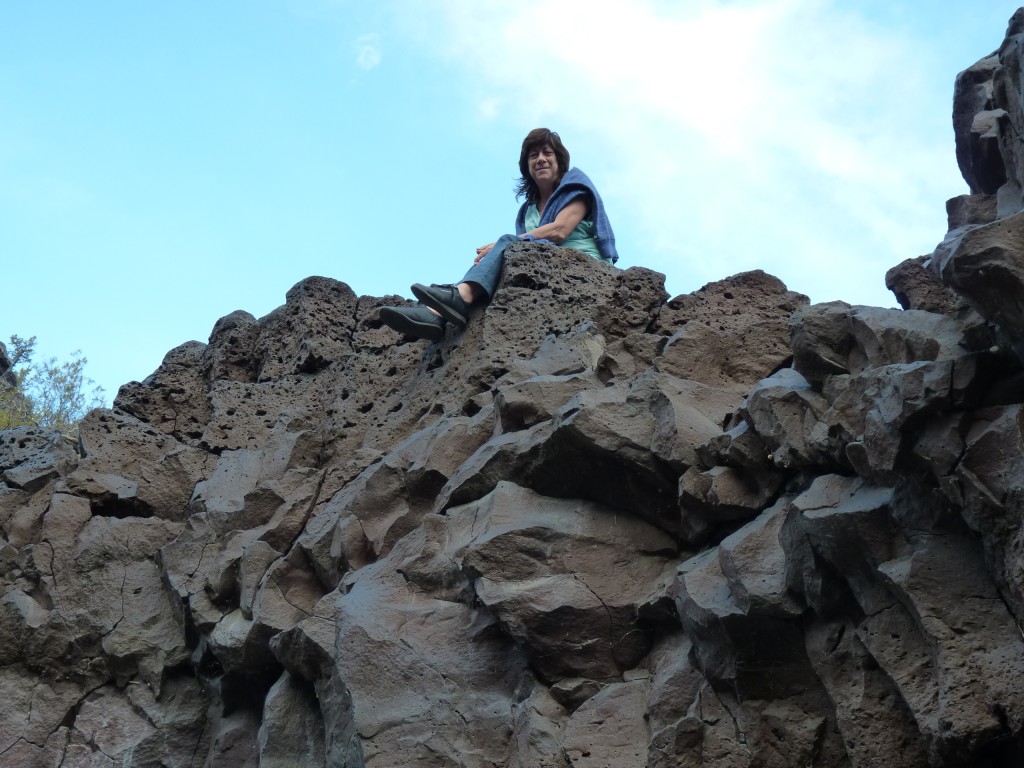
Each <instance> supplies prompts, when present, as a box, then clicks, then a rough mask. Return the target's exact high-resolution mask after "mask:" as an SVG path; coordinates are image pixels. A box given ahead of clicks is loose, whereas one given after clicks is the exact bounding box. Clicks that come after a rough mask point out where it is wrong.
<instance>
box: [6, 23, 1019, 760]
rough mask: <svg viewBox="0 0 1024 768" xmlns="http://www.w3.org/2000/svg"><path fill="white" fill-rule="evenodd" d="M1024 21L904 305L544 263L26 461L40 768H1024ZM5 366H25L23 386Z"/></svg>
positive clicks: (23, 650)
mask: <svg viewBox="0 0 1024 768" xmlns="http://www.w3.org/2000/svg"><path fill="white" fill-rule="evenodd" d="M1022 32H1024V10H1022V11H1018V13H1017V14H1016V15H1015V16H1014V19H1013V20H1012V21H1011V26H1010V30H1009V34H1008V37H1007V38H1006V41H1005V42H1004V43H1003V45H1002V46H1001V47H1000V49H999V51H998V52H997V53H996V54H994V55H993V56H991V57H988V58H986V59H983V60H982V61H981V62H979V63H978V64H976V65H975V66H974V67H971V68H970V69H968V70H966V71H965V72H964V73H963V74H961V76H960V77H959V78H958V80H957V85H956V97H955V114H954V124H955V126H956V130H957V157H958V159H959V161H960V164H961V168H962V170H963V173H964V177H965V178H966V179H967V181H968V183H969V185H970V187H971V194H970V195H966V196H964V197H961V198H957V199H955V200H953V201H951V202H950V204H949V214H950V231H949V233H948V235H947V237H946V239H945V240H944V241H943V242H942V243H941V244H940V245H939V247H938V248H937V249H936V252H935V253H934V254H932V255H931V256H930V257H928V258H925V259H914V260H909V261H907V262H905V263H904V264H902V265H900V266H899V267H896V268H894V269H893V270H892V271H890V273H889V275H887V281H888V284H889V285H890V287H891V288H892V290H893V291H894V293H895V294H896V296H897V297H898V299H899V300H900V302H901V305H902V306H903V309H902V310H893V309H878V308H872V307H861V306H850V305H847V304H845V303H842V302H832V303H828V304H818V305H814V306H809V305H808V302H807V300H806V298H805V297H803V296H801V295H798V294H795V293H792V292H790V291H788V290H787V289H786V287H785V286H784V285H783V284H782V283H781V282H780V281H778V280H777V279H775V278H773V277H771V276H769V275H766V274H764V273H761V272H751V273H745V274H741V275H737V276H734V277H732V278H729V279H726V280H722V281H720V282H716V283H712V284H709V285H707V286H704V287H703V288H701V289H700V290H698V291H696V292H694V293H692V294H689V295H685V296H679V297H676V298H674V299H671V300H668V296H667V295H666V294H665V291H664V288H663V278H662V276H661V275H659V274H657V273H655V272H652V271H650V270H646V269H643V268H631V269H627V270H625V271H620V270H617V269H615V268H613V267H609V266H606V265H604V264H601V263H599V262H597V261H594V260H592V259H590V258H588V257H586V256H583V255H582V254H579V253H577V252H575V251H570V250H563V249H558V248H554V247H551V246H547V245H540V244H530V243H524V244H521V245H518V246H515V247H513V248H512V249H511V251H510V252H509V257H508V265H507V269H506V272H505V275H504V278H503V283H502V286H501V288H500V290H499V291H498V292H497V294H496V296H495V298H494V301H493V303H492V304H491V306H490V307H489V308H487V310H486V311H477V312H476V313H475V316H474V318H473V320H472V322H471V323H470V325H469V326H468V327H467V329H466V330H465V331H464V332H459V333H454V332H451V331H450V332H449V336H448V337H446V338H445V339H444V340H443V341H442V342H440V343H437V344H428V343H427V342H423V341H415V340H410V339H407V338H403V337H401V336H399V335H398V334H396V333H395V332H394V331H391V330H390V329H388V328H386V327H384V326H382V325H381V323H380V322H379V319H378V318H377V308H378V307H379V306H381V305H383V304H386V303H395V302H400V301H402V299H399V298H398V297H386V298H384V299H376V298H368V297H357V296H356V295H354V293H353V292H352V291H351V290H350V289H349V288H348V286H346V285H345V284H343V283H340V282H336V281H334V280H330V279H326V278H320V277H314V278H309V279H307V280H304V281H302V282H301V283H299V284H298V285H296V286H295V287H294V288H292V290H291V291H289V292H288V295H287V301H286V303H285V305H284V306H282V307H280V308H279V309H277V310H275V311H274V312H272V313H271V314H269V315H267V316H266V317H263V318H260V319H256V318H254V317H253V316H251V315H249V314H247V313H245V312H234V313H232V314H230V315H227V316H226V317H224V318H222V319H221V320H220V321H218V323H217V324H216V326H215V327H214V329H213V332H212V334H211V336H210V339H209V343H207V344H200V343H197V342H193V343H189V344H185V345H182V346H180V347H178V348H176V349H174V350H171V351H170V352H169V353H168V354H167V356H166V357H165V359H164V361H163V363H162V364H161V365H160V367H159V368H158V369H157V371H156V372H155V373H153V375H152V376H150V377H149V378H147V379H146V380H145V381H144V382H141V383H139V382H133V383H131V384H128V385H126V386H124V387H122V388H121V390H120V392H119V393H118V396H117V398H116V400H115V403H114V408H113V409H110V410H98V411H93V412H92V413H91V414H89V415H88V416H87V417H86V419H85V420H84V422H83V424H82V426H81V438H80V446H79V450H77V451H76V450H74V448H73V447H70V446H68V445H67V443H66V442H65V441H63V440H61V439H59V437H56V436H54V435H51V434H47V433H45V432H41V431H38V430H33V429H27V428H26V429H16V430H8V431H6V432H0V478H2V483H0V532H2V539H0V587H2V589H0V593H2V597H0V694H2V697H3V701H4V706H3V707H2V708H0V766H3V768H33V767H34V766H58V765H59V766H66V767H69V768H70V767H71V766H96V767H99V766H115V765H117V766H132V767H141V766H167V767H175V768H177V767H179V766H180V767H184V766H217V768H224V767H227V768H230V767H231V766H257V765H259V766H263V767H264V768H270V767H272V766H325V765H327V766H346V767H349V768H355V767H356V766H367V767H368V768H385V767H390V766H394V767H396V768H397V767H398V766H424V768H429V767H431V766H437V767H440V766H466V767H467V768H468V767H473V768H477V767H483V766H513V767H516V768H543V767H551V768H554V767H556V766H557V767H558V768H600V767H604V766H614V767H615V768H633V767H634V766H635V767H636V768H643V767H647V768H668V767H669V766H683V765H686V766H706V767H708V768H711V767H713V766H714V767H721V768H726V767H728V768H736V767H737V766H751V767H753V766H779V767H783V766H811V765H813V766H823V767H828V768H832V767H833V766H835V767H839V766H864V767H867V766H882V765H884V766H891V767H893V768H911V767H912V766H915V767H916V766H967V765H971V766H1019V765H1021V764H1022V762H1024V685H1022V684H1021V680H1022V679H1024V637H1022V632H1021V624H1020V622H1021V619H1022V618H1024V453H1022V445H1024V434H1022V430H1024V413H1022V402H1024V395H1022V392H1024V386H1022V385H1024V365H1022V362H1021V360H1022V358H1021V350H1022V349H1024V347H1022V346H1021V345H1022V343H1024V310H1022V309H1021V306H1022V305H1021V301H1020V296H1022V295H1024V285H1022V284H1021V283H1022V280H1024V268H1022V267H1021V265H1022V264H1024V197H1022V191H1021V190H1022V188H1024V156H1022V153H1021V151H1020V149H1019V144H1018V142H1017V138H1016V137H1017V136H1018V135H1020V134H1021V132H1022V131H1024V111H1022V105H1021V103H1020V93H1021V92H1022V80H1021V76H1020V75H1021V62H1022V57H1024V49H1022V41H1024V35H1022ZM0 374H2V371H0Z"/></svg>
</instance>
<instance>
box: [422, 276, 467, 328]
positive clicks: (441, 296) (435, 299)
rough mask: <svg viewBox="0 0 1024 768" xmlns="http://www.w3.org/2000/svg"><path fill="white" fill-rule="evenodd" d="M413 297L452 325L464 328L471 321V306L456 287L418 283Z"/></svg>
mask: <svg viewBox="0 0 1024 768" xmlns="http://www.w3.org/2000/svg"><path fill="white" fill-rule="evenodd" d="M412 295H413V296H415V297H416V298H417V299H419V300H420V301H421V302H422V303H423V304H425V305H426V306H428V307H430V308H431V309H432V310H434V311H435V312H437V313H438V314H439V315H440V316H441V317H443V318H444V319H445V320H447V321H448V322H449V323H451V324H452V325H455V326H458V327H459V328H464V327H465V326H466V322H467V321H468V320H469V310H470V304H469V302H467V301H466V300H465V299H464V298H463V297H462V295H461V294H460V292H459V289H458V287H457V286H454V285H437V284H435V285H430V286H427V285H423V284H422V283H416V284H415V285H413V287H412Z"/></svg>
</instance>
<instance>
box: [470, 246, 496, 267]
mask: <svg viewBox="0 0 1024 768" xmlns="http://www.w3.org/2000/svg"><path fill="white" fill-rule="evenodd" d="M493 247H494V243H488V244H487V245H481V246H480V247H479V248H477V249H476V258H475V259H473V263H474V264H479V263H480V259H482V258H483V257H484V256H486V255H487V254H488V253H490V252H491V248H493Z"/></svg>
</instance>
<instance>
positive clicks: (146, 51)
mask: <svg viewBox="0 0 1024 768" xmlns="http://www.w3.org/2000/svg"><path fill="white" fill-rule="evenodd" d="M1016 7H1017V3H1004V2H999V1H992V0H990V1H989V2H985V3H966V2H962V0H959V1H957V2H930V3H923V2H913V3H901V2H876V1H875V0H863V1H862V2H857V3H850V2H829V1H828V0H740V1H733V2H722V1H715V0H695V1H693V2H690V1H685V2H683V1H679V2H658V1H657V0H635V1H632V2H631V1H629V0H620V1H619V2H613V1H612V0H606V1H605V2H600V1H597V0H588V1H587V2H582V1H581V2H575V1H568V0H566V1H564V2H562V1H560V0H547V2H535V1H534V0H519V1H518V2H480V1H479V0H476V1H474V2H469V1H465V2H464V1H463V0H377V1H376V2H373V3H369V2H365V0H359V1H357V0H245V2H242V1H241V0H218V2H188V1H183V2H175V3H155V2H150V3H139V2H129V0H121V1H115V0H90V2H80V0H74V1H71V0H64V1H56V0H55V1H53V2H46V1H45V0H39V1H38V2H31V3H28V2H15V1H13V0H8V2H6V3H3V4H2V6H0V275H2V280H0V283H2V286H3V291H2V294H0V338H3V340H5V341H6V340H7V339H8V338H9V337H10V335H11V334H12V333H16V334H18V335H21V336H36V337H37V338H38V350H39V355H40V356H42V357H50V356H55V357H57V358H59V359H66V358H67V357H68V355H69V353H71V352H72V351H73V350H81V351H82V352H83V353H84V354H85V356H86V357H87V358H88V359H89V364H88V366H87V368H86V372H87V374H88V375H89V376H90V377H91V378H92V379H94V380H95V381H96V382H97V383H98V384H100V385H101V386H102V387H103V388H104V389H105V390H106V396H107V399H108V401H109V400H111V399H112V398H113V396H114V394H115V393H116V391H117V388H118V387H119V386H120V385H121V384H123V383H125V382H128V381H131V380H141V379H143V378H145V377H146V376H147V375H149V374H150V373H152V372H153V370H154V369H155V368H156V367H157V366H158V365H159V363H160V361H161V359H162V358H163V355H164V354H165V353H166V352H167V351H168V350H170V349H171V348H173V347H175V346H177V345H178V344H181V343H183V342H186V341H189V340H193V339H196V340H199V341H206V339H207V337H208V336H209V333H210V331H211V330H212V328H213V325H214V323H215V322H216V320H217V319H218V318H219V317H222V316H223V315H226V314H228V313H229V312H232V311H234V310H236V309H244V310H246V311H248V312H251V313H252V314H254V315H256V316H257V317H259V316H262V315H264V314H266V313H268V312H270V311H271V310H272V309H274V308H275V307H277V306H278V305H280V304H282V303H283V302H284V296H285V293H286V292H287V291H288V289H289V288H290V287H291V286H292V285H294V284H295V283H296V282H298V281H299V280H301V279H303V278H304V277H307V276H309V275H327V276H330V277H333V278H336V279H338V280H342V281H344V282H346V283H348V284H349V285H350V286H351V287H352V288H353V290H355V291H356V293H359V294H369V295H377V296H384V295H389V294H401V295H404V296H409V295H410V294H409V284H410V283H412V282H421V281H422V282H434V281H445V280H455V279H458V278H459V277H461V275H462V273H463V272H464V271H465V269H466V268H467V267H468V265H469V264H470V263H471V261H472V258H473V255H474V249H475V248H476V246H478V245H481V244H483V243H486V242H489V241H492V240H494V239H495V238H496V237H497V236H498V235H500V234H502V233H504V232H506V231H509V230H511V229H512V220H513V217H514V214H515V211H516V209H517V203H516V201H515V200H514V197H513V193H512V189H513V186H514V184H515V180H516V177H517V176H518V169H517V165H516V163H517V159H518V151H519V145H520V142H521V141H522V137H523V136H524V135H525V134H526V132H527V131H528V130H530V129H531V128H534V127H536V126H540V125H544V126H547V127H550V128H552V129H554V130H557V131H559V132H560V133H561V135H562V137H563V139H564V141H565V143H566V145H567V146H568V148H569V150H570V152H571V153H572V160H573V164H574V165H578V166H579V167H581V168H582V169H584V170H585V171H586V172H587V173H588V174H589V175H590V176H591V177H592V178H593V179H594V181H595V182H596V183H597V185H598V187H599V189H600V190H601V193H602V196H603V197H604V199H605V202H606V205H607V208H608V212H609V215H610V217H611V220H612V223H613V226H614V227H615V230H616V235H617V239H618V250H619V253H620V254H621V256H622V259H621V261H620V262H619V266H621V267H629V266H633V265H643V266H648V267H651V268H653V269H656V270H658V271H660V272H663V273H665V275H666V278H667V288H668V290H669V292H670V293H671V294H673V295H675V294H679V293H687V292H689V291H692V290H695V289H697V288H699V287H700V286H701V285H703V284H705V283H707V282H709V281H712V280H717V279H720V278H723V277H726V276H728V275H731V274H734V273H736V272H740V271H744V270H748V269H757V268H760V269H764V270H766V271H768V272H771V273H772V274H775V275H777V276H778V277H780V278H781V279H782V280H784V281H785V282H786V284H787V285H788V286H789V287H790V288H792V289H794V290H798V291H802V292H804V293H806V294H808V295H809V296H810V297H811V299H812V301H815V302H818V301H830V300H833V299H843V300H845V301H848V302H850V303H854V304H872V305H878V306H892V305H893V304H894V300H893V297H892V295H891V294H890V293H889V292H888V291H887V290H886V289H885V285H884V274H885V271H886V270H887V269H888V268H889V267H891V266H893V265H895V264H897V263H899V262H900V261H902V260H903V259H905V258H910V257H914V256H919V255H922V254H925V253H929V252H930V251H931V250H932V249H933V248H934V246H935V244H936V243H937V242H938V241H940V240H941V239H942V237H943V235H944V233H945V229H946V226H945V210H944V203H945V201H946V199H947V198H950V197H953V196H955V195H958V194H963V193H965V192H967V188H966V185H965V184H964V182H963V180H962V179H961V177H960V174H959V171H958V170H957V167H956V160H955V156H954V146H953V133H952V127H951V122H950V113H951V104H952V89H953V79H954V77H955V76H956V73H957V72H958V71H960V70H962V69H964V68H966V67H967V66H969V65H971V64H973V63H974V62H975V61H977V60H978V59H980V58H982V57H983V56H985V55H987V54H989V53H991V52H992V51H993V50H994V49H995V48H996V47H997V46H998V45H999V43H1000V42H1001V41H1002V39H1003V33H1004V32H1005V29H1006V22H1007V20H1008V19H1009V17H1010V15H1011V14H1012V13H1013V11H1014V10H1015V9H1016Z"/></svg>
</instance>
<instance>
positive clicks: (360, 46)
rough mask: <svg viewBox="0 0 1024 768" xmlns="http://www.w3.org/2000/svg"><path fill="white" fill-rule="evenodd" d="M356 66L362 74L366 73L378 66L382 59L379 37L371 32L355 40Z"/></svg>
mask: <svg viewBox="0 0 1024 768" xmlns="http://www.w3.org/2000/svg"><path fill="white" fill-rule="evenodd" d="M354 47H355V53H356V66H358V67H359V68H360V69H361V70H363V71H364V72H368V71H370V70H371V69H373V68H374V67H376V66H377V65H378V64H380V61H381V58H382V57H383V55H384V54H383V50H382V48H381V40H380V35H379V34H377V33H376V32H371V33H369V34H366V35H360V36H359V37H357V38H356V40H355V45H354Z"/></svg>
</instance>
